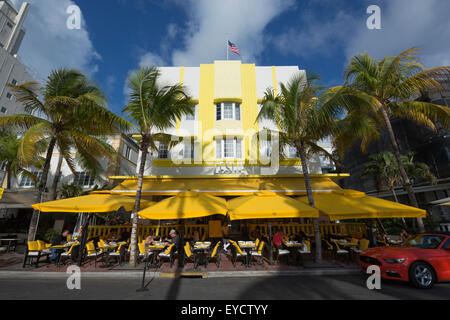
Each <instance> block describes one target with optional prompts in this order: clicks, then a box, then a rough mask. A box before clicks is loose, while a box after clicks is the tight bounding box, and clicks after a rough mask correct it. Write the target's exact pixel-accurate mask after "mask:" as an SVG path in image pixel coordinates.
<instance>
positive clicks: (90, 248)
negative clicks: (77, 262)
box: [86, 241, 103, 268]
mask: <svg viewBox="0 0 450 320" xmlns="http://www.w3.org/2000/svg"><path fill="white" fill-rule="evenodd" d="M86 251H87V253H86V258H87V259H89V260H94V268H97V258H98V257H101V256H102V255H103V251H101V250H97V249H95V246H94V242H92V241H89V242H88V243H86Z"/></svg>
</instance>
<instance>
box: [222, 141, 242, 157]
mask: <svg viewBox="0 0 450 320" xmlns="http://www.w3.org/2000/svg"><path fill="white" fill-rule="evenodd" d="M242 154H243V152H242V139H238V138H234V139H230V138H227V139H222V138H218V139H216V159H242Z"/></svg>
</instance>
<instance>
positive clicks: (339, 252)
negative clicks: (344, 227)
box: [331, 239, 350, 263]
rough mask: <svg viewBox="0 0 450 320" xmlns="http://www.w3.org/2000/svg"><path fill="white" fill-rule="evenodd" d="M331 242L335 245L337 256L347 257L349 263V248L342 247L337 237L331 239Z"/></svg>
mask: <svg viewBox="0 0 450 320" xmlns="http://www.w3.org/2000/svg"><path fill="white" fill-rule="evenodd" d="M331 244H332V245H333V249H334V255H335V258H336V259H337V258H338V257H345V260H346V262H347V263H349V261H350V252H349V251H348V250H345V249H342V248H341V247H340V246H339V243H338V241H337V240H335V239H331Z"/></svg>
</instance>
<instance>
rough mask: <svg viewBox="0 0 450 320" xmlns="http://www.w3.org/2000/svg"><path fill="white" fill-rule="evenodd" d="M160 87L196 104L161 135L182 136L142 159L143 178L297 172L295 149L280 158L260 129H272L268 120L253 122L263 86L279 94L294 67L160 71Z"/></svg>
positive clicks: (232, 65)
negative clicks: (178, 89) (179, 87)
mask: <svg viewBox="0 0 450 320" xmlns="http://www.w3.org/2000/svg"><path fill="white" fill-rule="evenodd" d="M159 70H160V74H161V77H160V82H161V83H160V84H161V85H174V84H176V83H182V84H183V87H184V88H185V90H187V92H188V93H189V95H190V96H191V97H192V99H193V101H194V102H195V103H196V104H197V105H196V109H195V115H194V116H188V117H183V118H182V119H179V120H178V121H177V123H176V125H174V126H173V128H170V129H169V130H166V133H169V134H172V135H174V136H176V137H182V139H183V142H182V143H180V144H178V145H177V146H176V147H174V148H173V149H171V150H167V146H164V145H163V144H159V152H152V153H151V154H150V156H149V157H148V161H147V164H146V167H145V175H147V176H160V175H169V176H170V175H178V176H180V175H181V176H182V175H185V176H189V175H223V174H239V175H273V174H301V173H302V167H301V163H300V159H298V157H297V152H296V150H295V148H292V147H291V148H289V150H285V154H286V158H284V159H281V158H279V157H278V155H277V154H276V152H273V150H272V147H271V143H270V142H268V141H267V139H266V138H265V137H261V138H260V139H259V140H258V139H257V137H258V135H260V134H261V133H262V132H263V131H264V129H270V130H274V131H278V127H277V125H276V124H275V123H274V122H273V121H271V120H269V119H261V120H257V116H258V113H259V110H260V108H261V106H260V103H261V101H262V98H263V97H264V93H265V91H266V90H267V89H268V88H274V90H275V92H276V93H278V92H279V91H280V83H287V82H288V81H289V80H291V78H292V77H293V76H294V75H298V74H304V73H305V71H304V70H300V69H299V68H298V66H263V67H260V66H255V65H254V64H243V63H241V61H215V62H214V63H213V64H202V65H200V66H199V67H160V68H159ZM308 165H309V169H310V171H311V173H313V174H320V173H322V164H321V159H320V157H319V155H315V156H313V157H312V158H311V159H309V163H308Z"/></svg>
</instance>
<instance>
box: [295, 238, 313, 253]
mask: <svg viewBox="0 0 450 320" xmlns="http://www.w3.org/2000/svg"><path fill="white" fill-rule="evenodd" d="M298 253H300V254H311V242H310V241H309V240H305V241H303V247H302V248H301V249H299V250H298Z"/></svg>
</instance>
